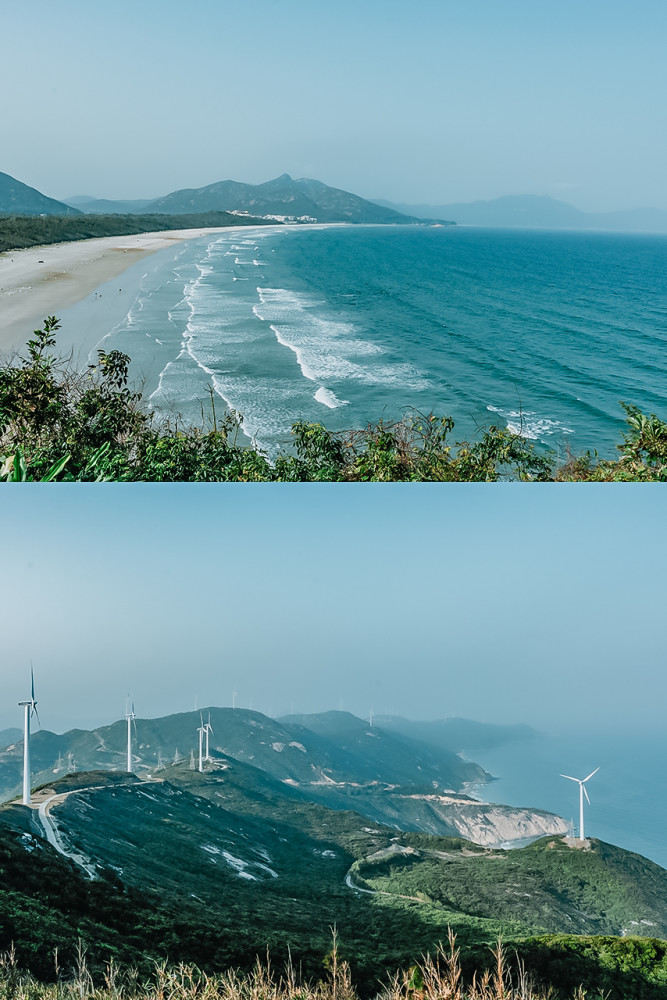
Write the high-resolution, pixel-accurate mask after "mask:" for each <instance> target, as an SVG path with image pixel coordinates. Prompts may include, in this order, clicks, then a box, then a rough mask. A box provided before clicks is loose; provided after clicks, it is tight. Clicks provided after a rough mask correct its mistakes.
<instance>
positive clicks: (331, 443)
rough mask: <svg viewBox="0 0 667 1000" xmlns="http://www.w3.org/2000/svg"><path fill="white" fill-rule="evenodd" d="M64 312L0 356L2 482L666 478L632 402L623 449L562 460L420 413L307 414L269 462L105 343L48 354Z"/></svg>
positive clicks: (650, 422)
mask: <svg viewBox="0 0 667 1000" xmlns="http://www.w3.org/2000/svg"><path fill="white" fill-rule="evenodd" d="M58 328H59V323H58V320H57V319H56V317H55V316H50V317H48V318H47V319H46V320H45V321H44V326H43V329H41V330H36V331H35V334H34V337H33V338H32V339H31V340H29V341H28V344H27V356H25V357H18V358H17V359H13V360H11V361H9V362H4V363H1V362H0V480H4V481H5V482H26V481H84V482H99V481H116V482H132V481H134V482H142V481H143V482H352V483H355V482H356V483H360V482H497V481H499V480H515V481H520V482H665V481H667V423H666V422H665V421H663V420H661V419H660V418H658V417H657V416H655V415H654V414H651V415H648V416H647V415H646V414H644V413H642V412H641V410H639V409H638V408H637V407H635V406H632V405H628V404H622V405H623V406H624V409H625V412H626V417H627V427H628V430H627V432H626V433H625V435H624V437H623V440H622V442H621V444H620V445H619V446H618V448H619V452H620V457H619V458H618V459H615V460H603V459H600V458H598V456H597V454H591V453H590V452H587V453H586V454H585V455H581V456H578V457H577V456H575V457H571V458H569V460H568V461H567V462H566V463H565V464H564V465H558V464H557V463H556V461H555V458H554V457H552V456H549V455H544V454H542V453H540V452H538V451H536V449H535V447H534V446H533V445H532V444H531V443H530V442H528V441H526V440H525V438H523V437H521V436H520V435H518V434H513V433H512V432H511V431H509V430H507V429H506V428H503V427H497V426H494V425H491V426H488V427H485V428H481V429H480V432H479V435H478V436H477V438H476V439H475V440H473V441H459V442H455V443H452V441H451V433H452V431H453V429H454V421H453V420H452V419H451V417H437V416H435V415H434V414H428V415H427V416H424V415H422V414H418V413H417V414H413V415H411V416H407V417H405V418H404V419H403V420H399V421H394V422H387V421H383V420H381V421H380V422H379V423H377V424H369V425H368V426H367V427H366V428H365V429H363V430H354V431H348V432H343V433H336V432H332V431H329V430H327V429H326V428H325V427H323V426H322V424H319V423H306V422H303V421H297V422H296V423H294V424H293V425H292V437H291V441H290V442H288V443H287V447H286V450H285V451H284V452H283V453H281V454H280V455H279V456H278V458H277V459H276V460H275V461H273V462H270V461H269V460H268V458H267V457H266V455H264V454H263V453H262V451H261V450H260V449H259V448H257V447H255V446H253V445H249V446H245V445H243V444H242V443H240V442H239V436H240V432H241V430H242V424H243V418H242V416H241V415H240V414H238V413H235V412H234V411H226V412H225V413H224V415H223V416H222V417H221V418H218V416H217V415H216V412H215V400H214V393H213V390H212V389H211V390H210V393H211V414H212V420H211V422H210V423H209V424H207V423H206V421H205V419H204V415H203V410H202V424H201V426H196V427H192V426H188V427H185V428H183V427H180V428H179V427H178V425H177V424H175V425H174V424H171V423H169V422H160V421H159V420H157V419H156V418H155V416H154V415H153V414H151V413H149V412H148V411H147V410H146V409H145V407H144V405H143V403H142V397H141V394H140V393H138V392H134V391H133V390H132V389H131V388H130V387H129V385H128V378H129V374H128V373H129V364H130V358H129V357H128V356H127V355H126V354H123V353H122V352H121V351H115V350H114V351H108V352H106V351H98V362H97V364H96V365H90V366H89V367H88V369H87V370H85V371H83V372H82V371H79V370H77V369H76V368H74V367H73V366H72V365H71V363H70V362H69V361H68V360H67V359H63V358H58V357H57V356H55V355H54V354H52V353H50V352H51V349H52V348H53V347H54V346H55V333H56V331H57V330H58Z"/></svg>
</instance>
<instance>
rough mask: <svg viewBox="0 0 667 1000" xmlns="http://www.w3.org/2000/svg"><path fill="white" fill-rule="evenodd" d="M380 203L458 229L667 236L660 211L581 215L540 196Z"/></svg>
mask: <svg viewBox="0 0 667 1000" xmlns="http://www.w3.org/2000/svg"><path fill="white" fill-rule="evenodd" d="M377 203H378V205H383V206H384V207H385V208H393V209H394V210H395V211H399V212H406V213H408V214H411V215H416V216H419V217H424V216H428V217H429V218H442V219H452V220H453V221H454V222H456V223H457V225H465V226H497V227H499V228H534V229H603V230H612V231H616V232H646V233H667V212H664V211H661V210H660V209H657V208H636V209H630V210H628V211H623V212H582V211H580V210H579V209H578V208H575V207H574V206H573V205H568V204H567V202H564V201H558V200H557V199H555V198H549V197H546V196H545V197H540V196H537V195H507V196H506V197H503V198H494V199H493V200H492V201H471V202H460V203H455V204H452V205H407V204H406V205H403V204H394V203H393V202H389V201H381V200H378V202H377Z"/></svg>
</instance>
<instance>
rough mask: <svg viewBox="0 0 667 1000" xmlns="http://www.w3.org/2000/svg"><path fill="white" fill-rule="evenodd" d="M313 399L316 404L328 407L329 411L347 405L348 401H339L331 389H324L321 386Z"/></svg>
mask: <svg viewBox="0 0 667 1000" xmlns="http://www.w3.org/2000/svg"><path fill="white" fill-rule="evenodd" d="M313 398H314V399H316V400H317V402H318V403H323V404H324V406H328V407H329V409H330V410H336V409H337V408H338V407H339V406H345V404H346V403H349V402H350V401H349V399H339V398H338V396H337V395H336V393H335V392H332V391H331V389H326V388H325V387H324V386H323V385H322V386H320V388H319V389H318V390H317V392H316V393H315V395H314V397H313Z"/></svg>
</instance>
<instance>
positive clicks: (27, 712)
mask: <svg viewBox="0 0 667 1000" xmlns="http://www.w3.org/2000/svg"><path fill="white" fill-rule="evenodd" d="M19 707H20V708H22V709H23V710H24V716H23V805H24V806H29V805H30V719H31V718H32V716H33V715H35V716H37V721H38V722H39V715H38V713H37V702H36V701H35V675H34V673H33V670H32V664H30V701H20V702H19Z"/></svg>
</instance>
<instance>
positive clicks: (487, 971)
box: [0, 928, 667, 1000]
mask: <svg viewBox="0 0 667 1000" xmlns="http://www.w3.org/2000/svg"><path fill="white" fill-rule="evenodd" d="M332 930H333V947H332V949H331V951H330V952H329V953H328V954H327V955H326V956H325V958H324V961H323V963H322V965H323V969H322V972H323V975H322V976H321V977H320V978H318V979H317V980H315V981H313V980H310V981H308V980H306V979H304V978H302V976H301V974H299V973H297V972H296V969H295V964H294V962H293V960H292V957H291V956H290V957H289V959H288V961H287V962H286V964H285V969H284V972H283V973H282V974H276V972H275V971H274V970H273V968H272V967H271V962H270V959H269V956H268V955H267V958H266V960H265V962H261V961H260V960H259V959H257V961H256V963H255V965H254V968H253V969H252V970H251V971H250V972H245V973H243V972H239V971H238V970H236V969H229V970H227V971H225V972H224V973H221V974H213V975H208V974H206V973H205V972H202V971H201V970H200V969H198V968H197V967H196V966H192V965H184V964H182V963H181V964H180V965H179V966H177V967H174V968H169V967H167V966H166V964H157V966H156V968H155V970H154V972H153V973H152V975H151V976H150V977H148V978H147V979H146V980H144V981H140V978H139V975H138V972H137V970H136V969H128V970H124V971H119V969H118V967H117V966H115V965H114V964H113V962H112V963H110V964H109V965H107V967H106V969H105V971H104V973H103V975H101V976H99V977H94V976H93V975H92V974H91V971H90V970H89V968H88V965H87V962H86V952H85V948H84V947H83V946H82V944H81V942H79V946H78V949H77V953H76V956H75V961H74V964H73V966H72V967H71V968H70V969H64V968H63V967H62V966H61V965H60V963H59V957H58V951H57V949H56V950H55V951H54V953H53V956H52V957H53V966H54V975H53V979H52V982H51V983H49V984H45V983H40V982H39V981H37V980H35V979H34V978H33V977H32V976H31V975H30V974H29V973H24V972H21V971H20V970H19V968H18V966H17V962H16V954H15V951H14V949H13V948H11V949H10V950H9V951H8V952H7V953H5V954H4V955H2V956H0V1000H83V998H84V997H91V998H94V1000H121V998H123V1000H165V998H169V1000H359V993H358V992H357V990H356V989H355V985H354V983H353V980H352V976H351V973H350V967H349V965H348V964H347V962H345V961H343V960H341V956H340V952H339V949H338V943H337V934H336V929H335V928H333V929H332ZM632 944H634V943H632ZM642 944H643V942H642ZM658 944H659V942H654V945H658ZM537 946H538V947H540V946H541V945H540V943H537ZM626 951H627V952H628V953H630V951H631V949H626ZM643 951H644V954H640V953H637V952H636V953H634V955H633V957H634V961H633V962H631V963H627V962H626V963H625V964H624V963H623V962H621V963H618V962H616V961H615V962H613V964H612V966H613V967H611V968H610V969H609V970H608V972H607V974H606V975H605V974H604V973H603V974H602V975H601V976H600V977H599V982H598V983H594V984H590V986H589V988H588V989H586V988H585V987H584V986H583V985H582V984H581V983H579V984H577V985H575V986H572V987H566V988H565V990H558V989H556V988H554V986H553V985H552V984H551V983H548V982H544V981H540V980H538V979H535V977H534V975H533V973H532V972H531V971H530V969H529V968H528V967H527V966H526V962H525V960H524V958H523V956H522V955H520V954H519V952H516V951H515V952H514V955H513V956H512V957H513V959H514V961H513V963H512V962H510V961H509V960H508V951H507V949H506V948H504V947H503V944H502V942H500V941H499V942H498V943H497V945H496V947H495V948H494V949H490V953H489V956H488V959H487V962H486V963H484V965H482V966H481V967H480V968H479V969H476V970H474V971H473V972H472V974H469V975H466V973H465V970H464V968H463V967H462V964H461V960H460V953H459V949H458V948H457V947H456V939H455V937H454V935H453V934H452V932H451V931H450V932H449V939H448V943H447V945H446V946H444V947H443V946H442V945H441V946H440V947H439V948H438V951H437V953H436V955H435V957H431V956H430V955H426V956H422V958H421V960H420V961H418V962H416V963H415V964H414V965H412V966H411V967H410V968H409V969H407V970H403V971H398V972H395V973H394V974H393V975H392V974H390V975H388V976H387V977H386V979H385V981H384V983H378V984H377V990H376V991H375V994H374V995H375V997H376V1000H556V998H557V997H560V998H563V1000H565V998H572V1000H585V998H586V997H589V998H590V1000H658V998H660V997H664V995H665V993H664V991H665V988H666V987H667V963H666V962H665V954H664V950H663V953H662V961H661V962H660V967H657V966H656V968H655V973H656V974H655V975H652V974H651V973H647V964H646V959H647V958H648V959H652V960H653V962H654V963H655V959H656V957H657V956H656V953H655V952H656V949H655V947H654V948H653V951H652V953H651V954H650V955H649V949H648V948H644V949H643ZM577 957H578V956H577V955H576V954H575V953H574V952H571V953H570V954H566V952H563V953H562V958H563V959H564V960H565V961H566V962H567V961H568V960H569V961H570V962H571V966H570V969H569V975H566V978H567V979H568V980H570V981H572V980H573V979H574V977H575V976H576V974H577V973H578V972H579V971H582V972H583V971H585V970H584V969H583V968H582V967H581V965H580V963H579V962H578V961H577ZM642 964H643V968H642Z"/></svg>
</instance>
